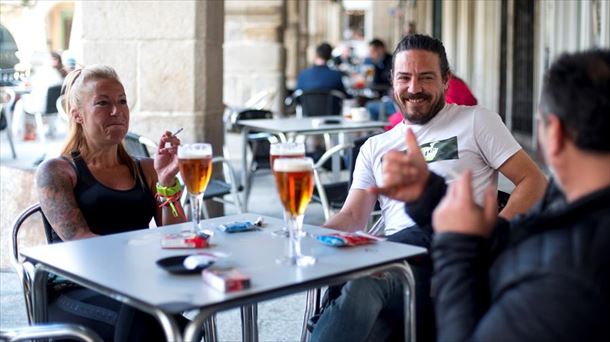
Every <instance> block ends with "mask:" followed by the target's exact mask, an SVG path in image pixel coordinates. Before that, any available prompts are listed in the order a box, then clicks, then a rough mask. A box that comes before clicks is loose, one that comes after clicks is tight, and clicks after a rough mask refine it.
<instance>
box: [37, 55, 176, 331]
mask: <svg viewBox="0 0 610 342" xmlns="http://www.w3.org/2000/svg"><path fill="white" fill-rule="evenodd" d="M64 95H65V106H66V108H65V109H66V113H68V115H69V117H70V132H69V134H68V137H67V142H66V145H65V147H64V149H63V152H62V155H61V157H59V158H55V159H51V160H48V161H46V162H44V163H43V164H41V165H40V167H39V169H38V172H37V175H36V182H37V190H38V196H39V199H40V204H41V206H42V210H43V212H44V214H45V216H46V218H47V219H48V221H49V223H50V224H51V226H52V227H53V231H54V232H53V235H54V240H55V241H57V242H59V241H68V240H76V239H84V238H90V237H94V236H98V235H107V234H113V233H119V232H125V231H130V230H136V229H143V228H148V226H149V222H151V220H152V219H153V218H154V219H155V221H156V224H157V225H167V224H173V223H179V222H184V220H185V217H184V215H183V211H182V208H181V206H180V203H179V201H178V200H177V199H178V198H179V195H180V187H179V185H178V183H177V182H176V174H177V173H178V158H177V155H176V150H177V146H178V145H179V144H180V140H179V139H178V138H176V137H175V136H172V135H171V133H170V132H165V133H164V134H163V135H162V137H161V139H160V141H159V148H158V150H157V151H156V152H157V153H156V154H155V157H154V160H153V159H142V160H135V159H133V158H132V157H131V156H130V155H129V154H128V153H127V151H126V150H125V148H124V147H123V145H122V141H123V138H124V137H125V135H126V134H127V131H128V130H129V107H128V105H127V96H126V95H125V90H124V88H123V85H122V84H121V82H120V80H119V78H118V76H117V74H116V72H115V71H114V70H113V69H112V68H111V67H108V66H103V65H92V66H89V67H86V68H83V69H77V70H74V71H72V72H70V74H68V76H67V77H66V79H65V81H64ZM157 191H159V192H162V193H164V194H166V195H167V197H168V198H167V199H169V200H167V199H163V200H162V201H160V200H159V198H157V197H158V196H157ZM159 203H166V204H167V205H163V206H160V205H159ZM170 203H171V205H170ZM49 294H50V297H49V299H50V303H49V320H50V321H51V322H71V323H79V324H83V325H85V326H88V327H90V328H92V329H94V330H95V331H96V332H98V333H99V334H100V335H101V336H102V337H103V338H104V340H151V339H152V340H163V332H162V330H161V328H160V326H159V324H158V323H157V322H156V320H155V319H154V318H153V317H152V316H149V315H148V314H145V313H143V312H140V311H137V310H134V309H132V308H130V307H128V306H126V305H122V304H121V303H119V302H117V301H115V300H113V299H111V298H109V297H106V296H103V295H101V294H98V293H96V292H94V291H91V290H88V289H84V288H81V287H78V286H76V285H74V284H72V283H69V282H66V281H64V280H61V279H57V278H53V281H52V282H50V289H49Z"/></svg>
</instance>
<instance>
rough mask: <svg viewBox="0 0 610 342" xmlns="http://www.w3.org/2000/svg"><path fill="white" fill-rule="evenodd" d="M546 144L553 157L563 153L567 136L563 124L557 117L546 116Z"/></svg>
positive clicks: (550, 114)
mask: <svg viewBox="0 0 610 342" xmlns="http://www.w3.org/2000/svg"><path fill="white" fill-rule="evenodd" d="M545 121H546V122H545V123H543V124H544V125H546V128H545V130H546V142H545V143H546V144H547V150H548V153H549V154H550V155H551V156H556V155H558V154H559V153H561V152H562V151H563V149H564V148H565V143H566V138H567V136H566V134H565V130H564V127H563V123H562V122H561V120H559V118H558V117H557V115H555V114H552V113H549V114H548V115H547V116H546V120H545Z"/></svg>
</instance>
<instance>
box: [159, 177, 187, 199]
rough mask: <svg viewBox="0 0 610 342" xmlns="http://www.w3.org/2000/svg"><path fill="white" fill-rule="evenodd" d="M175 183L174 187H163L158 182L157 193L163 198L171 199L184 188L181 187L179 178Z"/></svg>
mask: <svg viewBox="0 0 610 342" xmlns="http://www.w3.org/2000/svg"><path fill="white" fill-rule="evenodd" d="M174 182H175V183H174V185H173V186H163V185H161V183H159V182H157V193H158V194H159V195H161V196H163V197H171V196H174V195H175V194H177V193H179V192H180V191H182V186H180V182H178V178H177V177H176V178H175V179H174Z"/></svg>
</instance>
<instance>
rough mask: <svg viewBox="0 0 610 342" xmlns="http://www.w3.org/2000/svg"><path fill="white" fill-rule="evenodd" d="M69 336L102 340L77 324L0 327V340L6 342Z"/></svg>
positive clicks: (100, 341)
mask: <svg viewBox="0 0 610 342" xmlns="http://www.w3.org/2000/svg"><path fill="white" fill-rule="evenodd" d="M49 338H52V339H57V338H69V339H73V340H78V341H83V342H102V341H103V340H102V338H101V337H100V336H99V335H98V334H97V333H95V332H94V331H93V330H91V329H89V328H86V327H84V326H82V325H77V324H40V325H39V324H37V325H32V326H28V327H21V328H13V329H0V340H1V341H7V342H17V341H30V340H35V339H49Z"/></svg>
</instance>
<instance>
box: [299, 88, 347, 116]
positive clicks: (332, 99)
mask: <svg viewBox="0 0 610 342" xmlns="http://www.w3.org/2000/svg"><path fill="white" fill-rule="evenodd" d="M292 98H293V99H294V101H295V102H296V104H297V117H315V116H327V115H341V111H342V109H343V100H344V99H345V94H343V93H342V92H340V91H338V90H306V91H303V90H301V89H298V90H296V91H295V92H294V94H293V95H292Z"/></svg>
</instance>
